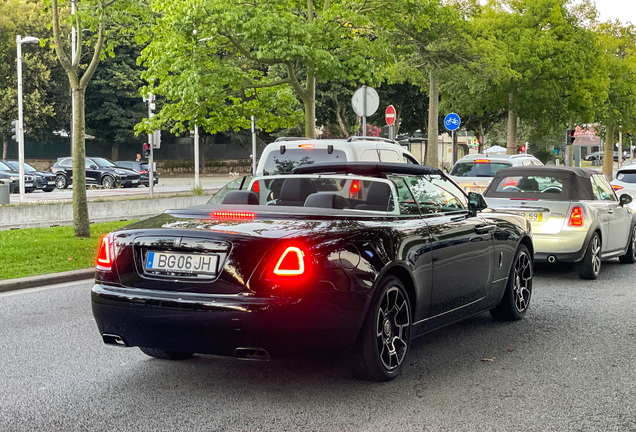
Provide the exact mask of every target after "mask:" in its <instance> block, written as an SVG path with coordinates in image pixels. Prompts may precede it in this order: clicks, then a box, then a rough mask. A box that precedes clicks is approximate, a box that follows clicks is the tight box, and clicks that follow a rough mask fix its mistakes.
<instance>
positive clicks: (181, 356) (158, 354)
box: [139, 347, 194, 360]
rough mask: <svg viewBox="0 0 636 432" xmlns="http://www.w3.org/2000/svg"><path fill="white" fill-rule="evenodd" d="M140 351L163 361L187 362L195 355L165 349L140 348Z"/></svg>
mask: <svg viewBox="0 0 636 432" xmlns="http://www.w3.org/2000/svg"><path fill="white" fill-rule="evenodd" d="M139 349H140V350H141V352H142V353H144V354H146V355H148V356H150V357H154V358H158V359H162V360H186V359H189V358H190V357H192V356H193V355H194V354H192V353H183V352H178V351H167V350H164V349H160V348H145V347H139Z"/></svg>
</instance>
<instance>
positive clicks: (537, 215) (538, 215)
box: [515, 212, 543, 222]
mask: <svg viewBox="0 0 636 432" xmlns="http://www.w3.org/2000/svg"><path fill="white" fill-rule="evenodd" d="M515 214H516V215H519V216H523V217H524V218H526V219H528V220H529V221H536V222H541V221H543V213H542V212H527V213H526V212H515Z"/></svg>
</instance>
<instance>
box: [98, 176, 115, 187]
mask: <svg viewBox="0 0 636 432" xmlns="http://www.w3.org/2000/svg"><path fill="white" fill-rule="evenodd" d="M101 183H102V187H103V188H104V189H114V188H115V186H116V185H117V183H116V182H115V178H114V177H113V176H110V175H105V176H104V177H102V181H101Z"/></svg>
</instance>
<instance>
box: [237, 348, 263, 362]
mask: <svg viewBox="0 0 636 432" xmlns="http://www.w3.org/2000/svg"><path fill="white" fill-rule="evenodd" d="M234 358H236V359H239V360H251V361H270V360H271V359H272V356H270V355H269V353H268V352H267V350H264V349H262V348H242V347H241V348H237V349H235V350H234Z"/></svg>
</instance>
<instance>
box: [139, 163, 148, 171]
mask: <svg viewBox="0 0 636 432" xmlns="http://www.w3.org/2000/svg"><path fill="white" fill-rule="evenodd" d="M140 166H141V170H142V171H148V164H147V163H142V164H140Z"/></svg>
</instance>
